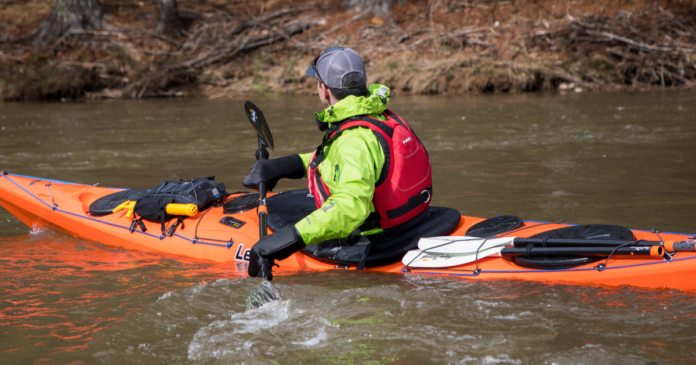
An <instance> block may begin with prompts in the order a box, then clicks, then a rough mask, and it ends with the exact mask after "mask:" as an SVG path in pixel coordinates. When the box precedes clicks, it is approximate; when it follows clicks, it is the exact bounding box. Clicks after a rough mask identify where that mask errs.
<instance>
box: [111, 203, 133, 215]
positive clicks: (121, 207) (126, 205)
mask: <svg viewBox="0 0 696 365" xmlns="http://www.w3.org/2000/svg"><path fill="white" fill-rule="evenodd" d="M135 203H136V202H135V201H130V200H126V201H125V202H123V203H121V204H120V205H119V206H117V207H116V208H114V210H112V212H114V213H116V212H120V211H122V210H124V209H126V210H128V212H127V213H126V218H133V209H135Z"/></svg>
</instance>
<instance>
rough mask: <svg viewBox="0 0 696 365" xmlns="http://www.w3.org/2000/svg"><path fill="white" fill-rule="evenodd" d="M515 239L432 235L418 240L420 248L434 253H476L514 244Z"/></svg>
mask: <svg viewBox="0 0 696 365" xmlns="http://www.w3.org/2000/svg"><path fill="white" fill-rule="evenodd" d="M514 241H515V237H503V238H488V239H486V238H479V237H468V236H458V237H457V236H453V237H447V236H445V237H430V238H421V239H420V241H418V248H419V249H421V250H423V251H428V252H433V253H434V252H437V253H449V254H465V253H476V251H477V250H478V251H479V252H481V251H484V250H487V249H489V248H493V247H502V246H507V245H512V244H514Z"/></svg>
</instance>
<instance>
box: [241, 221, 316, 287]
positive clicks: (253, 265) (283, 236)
mask: <svg viewBox="0 0 696 365" xmlns="http://www.w3.org/2000/svg"><path fill="white" fill-rule="evenodd" d="M305 247H306V246H305V243H304V240H302V236H300V233H299V232H297V229H295V226H293V225H290V226H288V227H285V228H283V229H281V230H279V231H278V232H276V233H274V234H272V235H269V236H265V237H263V238H262V239H260V240H259V241H258V242H256V244H255V245H254V247H252V248H251V252H250V253H249V269H247V273H248V274H249V276H251V277H252V278H253V277H259V278H264V279H266V280H268V281H271V280H273V272H271V269H272V267H273V264H274V263H275V260H285V259H286V258H288V257H290V255H292V254H293V253H295V252H297V251H299V250H301V249H303V248H305Z"/></svg>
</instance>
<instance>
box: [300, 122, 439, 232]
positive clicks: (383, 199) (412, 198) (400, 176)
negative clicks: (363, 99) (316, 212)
mask: <svg viewBox="0 0 696 365" xmlns="http://www.w3.org/2000/svg"><path fill="white" fill-rule="evenodd" d="M383 115H384V116H385V117H386V118H387V120H385V121H381V120H379V119H375V118H371V117H369V116H366V115H362V116H355V117H351V118H348V119H346V120H344V121H342V122H340V123H335V124H333V125H332V126H331V128H330V129H329V130H328V131H327V132H326V135H325V136H324V140H323V141H322V144H321V146H319V147H317V150H316V151H315V152H314V155H312V158H311V159H310V161H309V167H308V168H307V171H308V173H307V180H308V185H309V192H310V193H311V194H312V195H314V200H315V202H316V205H317V209H319V208H320V207H321V206H322V205H323V204H324V202H325V201H326V199H328V198H329V197H330V196H331V191H329V188H328V187H327V186H326V184H324V181H323V180H322V176H321V174H320V173H319V169H318V166H319V164H320V163H321V162H322V161H323V159H324V147H325V146H327V145H329V144H330V143H331V142H333V141H334V140H335V139H336V138H338V137H339V136H340V135H341V133H342V132H343V131H345V130H346V129H349V128H354V127H358V126H361V127H367V128H370V129H371V130H372V132H373V133H374V134H375V136H376V137H377V140H378V141H379V143H380V145H381V146H382V151H383V152H384V157H385V160H384V166H383V167H382V173H381V175H380V177H379V179H378V180H377V182H376V183H375V194H374V197H373V198H372V202H373V203H374V206H375V212H373V213H371V214H370V216H369V217H367V219H366V220H365V223H364V224H363V225H362V226H360V227H359V229H360V230H361V231H363V232H365V231H368V230H371V229H373V228H377V227H380V228H383V229H387V228H391V227H395V226H398V225H400V224H403V223H406V222H408V221H409V220H411V219H412V218H414V217H416V216H417V215H418V214H420V213H422V212H423V211H425V209H426V208H427V207H428V206H429V205H430V201H431V197H432V192H433V189H432V186H433V178H432V173H431V168H430V158H429V156H428V152H427V151H426V150H425V147H424V146H423V144H422V143H421V142H420V140H419V139H418V137H417V136H416V134H415V132H413V130H412V129H411V127H409V126H408V124H406V122H404V120H403V119H401V117H399V116H398V115H396V114H395V113H393V112H392V111H390V110H386V111H385V112H384V114H383Z"/></svg>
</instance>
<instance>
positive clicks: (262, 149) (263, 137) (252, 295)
mask: <svg viewBox="0 0 696 365" xmlns="http://www.w3.org/2000/svg"><path fill="white" fill-rule="evenodd" d="M244 113H245V114H246V116H247V118H248V119H249V122H250V123H251V125H252V126H253V127H254V129H255V130H256V135H257V136H258V138H259V149H258V150H257V151H256V160H267V159H268V151H267V150H266V147H269V148H270V149H271V150H273V135H271V129H270V128H268V123H267V122H266V118H265V117H264V116H263V113H262V112H261V109H259V108H258V107H257V106H256V105H254V103H252V102H250V101H247V102H245V103H244ZM267 233H268V208H267V207H266V182H265V181H261V182H260V183H259V239H261V238H263V237H265V236H266V234H267ZM277 299H280V296H279V294H278V290H277V289H276V288H275V287H274V286H273V285H272V284H271V283H270V282H267V281H266V280H264V281H263V282H261V284H259V285H258V286H256V287H255V288H253V289H252V290H251V291H250V292H249V296H248V297H247V309H255V308H258V307H260V306H262V305H264V304H266V303H268V302H271V301H274V300H277Z"/></svg>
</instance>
